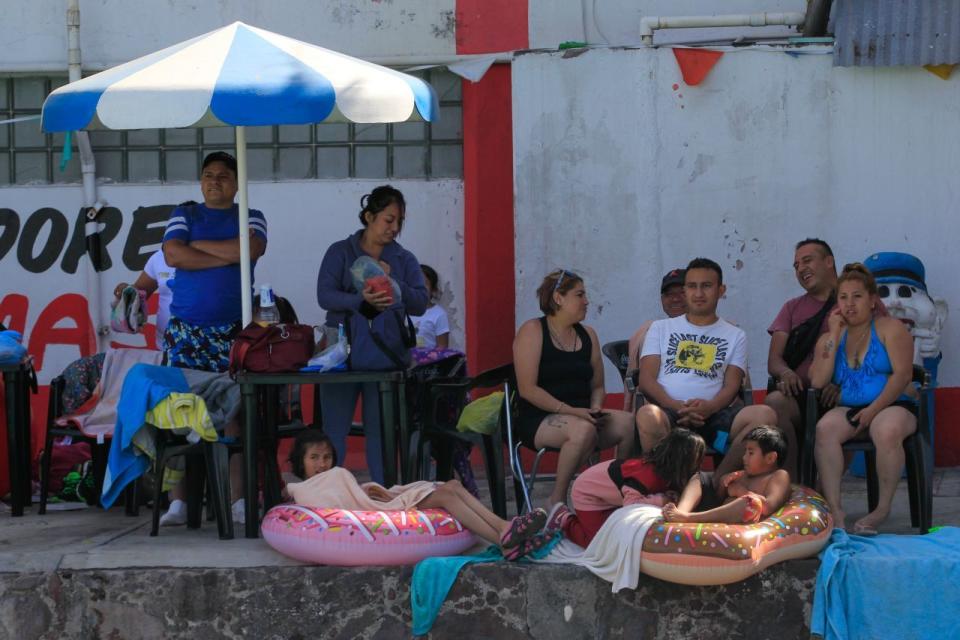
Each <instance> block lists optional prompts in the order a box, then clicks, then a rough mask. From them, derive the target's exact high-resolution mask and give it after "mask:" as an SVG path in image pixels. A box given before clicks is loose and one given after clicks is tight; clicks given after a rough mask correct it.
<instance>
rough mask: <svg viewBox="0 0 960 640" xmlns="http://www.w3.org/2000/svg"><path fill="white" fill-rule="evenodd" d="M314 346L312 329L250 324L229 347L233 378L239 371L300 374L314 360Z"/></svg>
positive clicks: (284, 325) (307, 327) (298, 325)
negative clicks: (309, 361) (291, 372)
mask: <svg viewBox="0 0 960 640" xmlns="http://www.w3.org/2000/svg"><path fill="white" fill-rule="evenodd" d="M314 346H315V343H314V336H313V327H311V326H310V325H306V324H293V323H291V324H275V325H271V326H269V327H261V326H260V325H258V324H256V323H255V322H251V323H250V324H248V325H247V326H246V327H245V328H244V329H243V331H241V332H240V333H239V334H238V335H237V338H236V340H234V342H233V346H232V347H230V375H231V376H236V374H237V373H238V372H240V371H251V372H253V373H280V372H283V371H298V370H299V369H301V368H303V367H305V366H307V361H308V360H310V358H312V357H313V350H314Z"/></svg>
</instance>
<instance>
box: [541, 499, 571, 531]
mask: <svg viewBox="0 0 960 640" xmlns="http://www.w3.org/2000/svg"><path fill="white" fill-rule="evenodd" d="M569 515H570V509H569V508H567V505H565V504H563V503H562V502H558V503H556V504H555V505H553V508H552V509H550V513H548V514H547V524H545V525H544V526H543V534H544V535H545V536H547V537H550V535H551V534H553V533H554V532H556V531H560V530H561V529H562V528H563V522H564V520H566V519H567V516H569Z"/></svg>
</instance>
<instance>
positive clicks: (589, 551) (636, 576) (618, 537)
mask: <svg viewBox="0 0 960 640" xmlns="http://www.w3.org/2000/svg"><path fill="white" fill-rule="evenodd" d="M660 512H661V509H660V507H654V506H652V505H649V504H631V505H627V506H625V507H621V508H619V509H617V510H616V511H614V512H613V513H611V514H610V517H609V518H607V521H606V522H604V523H603V526H602V527H600V531H598V532H597V535H596V536H595V537H594V538H593V540H592V541H591V542H590V544H589V545H588V546H587V548H586V549H584V548H583V547H581V546H579V545H576V544H574V543H572V542H570V541H569V540H566V539H564V540H561V541H560V544H558V545H557V546H556V547H554V548H553V550H552V551H551V552H550V555H548V556H547V557H546V558H543V559H541V560H533V562H544V563H552V564H575V565H578V566H581V567H586V568H587V569H589V570H590V571H591V572H593V573H594V574H595V575H597V576H600V577H601V578H603V579H604V580H606V581H607V582H610V583H611V584H612V591H613V592H614V593H616V592H618V591H620V590H621V589H636V588H637V583H638V582H639V581H640V569H641V560H640V552H641V550H642V549H643V539H644V537H646V535H647V530H648V529H649V528H650V525H652V524H653V523H655V522H656V521H657V520H659V519H660Z"/></svg>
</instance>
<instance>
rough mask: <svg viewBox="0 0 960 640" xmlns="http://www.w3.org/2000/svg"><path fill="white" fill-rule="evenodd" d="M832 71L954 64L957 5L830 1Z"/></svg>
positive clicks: (918, 0) (958, 42)
mask: <svg viewBox="0 0 960 640" xmlns="http://www.w3.org/2000/svg"><path fill="white" fill-rule="evenodd" d="M832 22H833V33H834V36H835V38H836V43H835V45H834V49H833V64H834V66H838V67H856V66H861V67H862V66H876V67H886V66H893V65H924V64H955V63H958V62H960V0H834V4H833V15H832Z"/></svg>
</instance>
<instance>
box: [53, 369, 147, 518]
mask: <svg viewBox="0 0 960 640" xmlns="http://www.w3.org/2000/svg"><path fill="white" fill-rule="evenodd" d="M65 384H66V380H65V379H64V378H63V376H57V377H55V378H54V379H53V380H51V381H50V395H49V397H48V399H47V424H46V434H45V436H44V442H43V454H42V455H41V456H40V506H39V508H38V509H37V513H39V514H40V515H44V514H46V512H47V501H48V499H49V495H50V463H51V459H52V457H53V441H54V439H55V438H62V437H70V438H72V439H73V440H75V441H79V442H86V443H88V444H89V445H90V455H91V463H92V466H93V478H94V486H95V489H96V501H95V503H92V504H100V494H101V492H102V490H103V478H104V476H105V475H106V471H107V457H108V455H109V453H110V441H109V440H107V441H106V442H100V443H98V442H97V439H96V438H92V437H90V436H88V435H86V434H84V433H83V432H82V431H80V429H78V428H77V427H75V426H73V425H69V424H68V425H59V424H57V420H58V419H59V418H61V417H62V416H63V415H64V413H65V412H64V408H63V391H64V386H65ZM139 505H140V495H139V482H133V483H131V484H130V486H129V487H127V489H126V490H125V491H124V510H125V512H126V514H127V515H128V516H136V515H139Z"/></svg>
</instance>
